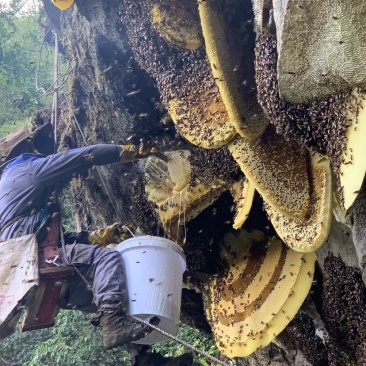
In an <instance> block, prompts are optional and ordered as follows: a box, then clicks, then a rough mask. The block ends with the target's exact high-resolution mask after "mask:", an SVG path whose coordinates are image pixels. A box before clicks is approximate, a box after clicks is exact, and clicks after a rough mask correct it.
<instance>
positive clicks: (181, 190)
mask: <svg viewBox="0 0 366 366" xmlns="http://www.w3.org/2000/svg"><path fill="white" fill-rule="evenodd" d="M189 154H190V152H189V151H186V150H183V151H175V152H167V153H165V155H166V156H167V157H168V158H169V161H168V162H165V161H162V160H160V159H158V158H156V157H150V158H149V159H148V160H147V163H146V166H145V178H146V185H145V190H146V193H147V195H148V200H149V201H150V202H152V203H154V204H155V206H156V208H155V211H156V213H157V214H158V216H159V218H160V222H161V225H162V227H163V228H164V230H165V232H166V233H167V235H168V236H169V237H170V238H171V239H172V240H175V241H177V242H178V243H180V244H182V240H183V235H184V233H183V229H184V225H185V223H186V222H188V221H190V220H192V219H193V218H195V217H196V216H198V215H199V214H200V213H201V212H202V211H203V210H204V209H205V208H207V207H208V206H209V205H210V204H211V203H212V202H213V201H214V200H216V199H217V198H218V197H219V196H220V194H221V193H222V192H223V191H225V190H226V189H227V188H226V186H225V184H224V182H223V181H221V180H220V179H217V178H212V179H211V181H210V182H208V183H206V184H203V183H202V182H201V181H200V180H198V179H195V180H194V181H193V182H191V165H190V163H189V161H188V157H189Z"/></svg>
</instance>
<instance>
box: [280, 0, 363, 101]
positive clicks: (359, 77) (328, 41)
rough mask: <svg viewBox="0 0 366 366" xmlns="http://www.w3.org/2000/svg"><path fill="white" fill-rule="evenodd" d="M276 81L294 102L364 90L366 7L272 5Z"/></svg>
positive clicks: (336, 1)
mask: <svg viewBox="0 0 366 366" xmlns="http://www.w3.org/2000/svg"><path fill="white" fill-rule="evenodd" d="M273 13H274V19H275V22H276V29H277V46H278V54H279V58H278V66H277V67H278V82H279V90H280V94H281V96H282V97H283V98H284V99H286V100H288V101H289V102H292V103H307V102H309V101H310V100H313V99H318V98H322V97H325V96H327V95H331V94H333V93H335V92H337V91H341V90H345V89H349V88H353V87H355V86H365V85H366V23H365V21H364V19H365V16H366V3H365V2H364V1H357V0H324V1H317V0H308V1H304V0H300V1H299V0H274V1H273Z"/></svg>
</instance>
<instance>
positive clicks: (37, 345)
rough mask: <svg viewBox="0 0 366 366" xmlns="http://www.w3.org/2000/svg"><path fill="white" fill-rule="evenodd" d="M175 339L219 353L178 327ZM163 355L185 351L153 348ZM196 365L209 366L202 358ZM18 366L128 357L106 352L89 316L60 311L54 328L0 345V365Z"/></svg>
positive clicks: (118, 361) (107, 363)
mask: <svg viewBox="0 0 366 366" xmlns="http://www.w3.org/2000/svg"><path fill="white" fill-rule="evenodd" d="M178 337H179V338H180V339H182V340H184V341H186V342H188V343H190V344H192V345H193V346H195V347H198V348H200V349H202V350H204V351H206V352H208V353H209V354H211V355H213V356H216V357H217V356H219V351H218V350H217V348H216V347H215V345H214V342H213V340H212V339H211V338H209V337H207V336H203V335H202V334H201V333H200V332H199V331H197V330H195V329H193V328H190V327H188V326H185V325H182V326H181V328H180V331H179V334H178ZM154 349H155V350H156V351H157V352H161V353H162V354H163V355H165V356H174V355H179V354H182V353H184V352H186V351H187V350H186V349H185V348H184V347H183V346H181V345H180V344H177V343H175V342H166V343H162V344H158V345H155V346H154ZM196 362H199V364H201V365H203V366H209V365H210V362H208V361H206V360H205V359H204V358H203V357H202V356H197V357H196ZM3 364H4V365H12V366H15V365H19V366H20V365H22V366H39V365H53V366H85V365H88V366H89V365H90V366H94V365H95V366H117V365H118V366H129V361H128V354H127V353H126V352H125V351H123V350H122V349H120V348H118V349H114V350H110V351H106V350H105V349H104V348H103V345H102V335H101V332H100V330H99V329H97V328H94V327H93V326H92V325H91V324H90V315H89V314H84V313H81V312H79V311H70V310H64V311H60V313H59V315H58V317H57V324H56V326H55V327H54V328H50V329H44V330H37V331H32V332H27V333H19V332H16V333H15V334H13V335H12V336H11V337H9V338H8V339H5V340H4V341H3V342H2V343H0V365H3Z"/></svg>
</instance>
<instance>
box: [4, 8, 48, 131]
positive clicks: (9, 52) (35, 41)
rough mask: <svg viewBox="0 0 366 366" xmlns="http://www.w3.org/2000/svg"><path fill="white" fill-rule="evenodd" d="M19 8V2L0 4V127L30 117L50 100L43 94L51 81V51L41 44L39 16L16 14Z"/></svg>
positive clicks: (34, 13) (34, 14)
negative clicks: (7, 6) (7, 4)
mask: <svg viewBox="0 0 366 366" xmlns="http://www.w3.org/2000/svg"><path fill="white" fill-rule="evenodd" d="M19 8H21V4H20V1H13V2H12V6H11V7H10V8H5V7H2V6H1V5H0V100H1V104H0V125H1V124H3V123H5V122H14V121H18V120H20V119H24V117H29V116H30V115H31V114H32V113H33V112H34V111H36V110H38V109H40V107H42V106H44V105H45V103H46V104H48V103H49V101H50V99H49V98H48V99H45V98H42V94H43V91H44V89H46V88H48V87H49V86H50V85H51V84H52V80H53V67H52V65H53V49H50V48H47V46H45V45H43V34H42V33H41V29H40V24H41V23H40V22H41V18H40V14H39V13H38V12H36V11H35V12H33V13H32V12H30V13H26V14H25V15H19V13H18V12H17V9H19ZM41 48H42V52H41ZM36 76H37V82H36Z"/></svg>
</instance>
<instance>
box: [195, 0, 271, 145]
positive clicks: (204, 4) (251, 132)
mask: <svg viewBox="0 0 366 366" xmlns="http://www.w3.org/2000/svg"><path fill="white" fill-rule="evenodd" d="M198 4H199V5H198V10H199V14H200V18H201V25H202V33H203V37H204V39H205V45H206V53H207V57H208V59H209V61H210V65H211V70H212V74H213V76H214V78H215V82H216V84H217V86H218V88H219V90H220V95H221V98H222V100H223V102H224V105H225V107H226V110H227V113H228V115H229V119H230V121H231V123H232V124H233V126H234V127H235V130H236V132H238V133H239V134H240V135H241V136H242V137H245V138H247V139H254V138H257V137H259V136H260V135H261V134H262V133H263V132H264V130H265V128H266V126H267V125H268V120H267V119H266V118H264V117H263V116H262V115H261V113H260V112H258V113H257V112H253V113H249V109H250V108H249V107H248V106H246V105H245V104H244V103H245V100H244V98H243V97H242V96H241V95H240V93H239V85H240V84H239V83H238V81H237V80H236V78H235V71H234V70H235V67H236V65H235V62H234V61H233V59H232V57H231V55H232V54H233V53H235V52H236V50H232V49H230V46H229V44H228V43H227V37H228V35H226V34H225V23H226V22H225V20H224V14H223V12H222V11H219V10H218V7H217V2H213V1H199V2H198ZM241 81H242V80H241ZM241 81H240V82H241ZM246 109H247V110H246Z"/></svg>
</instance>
